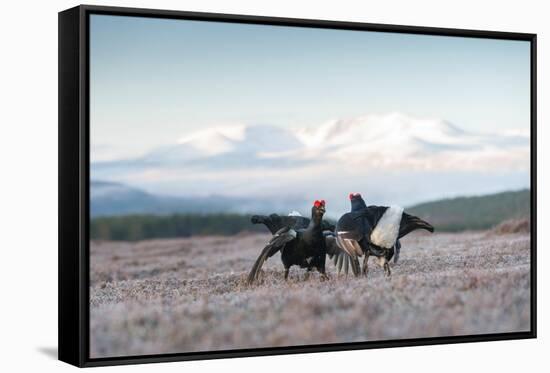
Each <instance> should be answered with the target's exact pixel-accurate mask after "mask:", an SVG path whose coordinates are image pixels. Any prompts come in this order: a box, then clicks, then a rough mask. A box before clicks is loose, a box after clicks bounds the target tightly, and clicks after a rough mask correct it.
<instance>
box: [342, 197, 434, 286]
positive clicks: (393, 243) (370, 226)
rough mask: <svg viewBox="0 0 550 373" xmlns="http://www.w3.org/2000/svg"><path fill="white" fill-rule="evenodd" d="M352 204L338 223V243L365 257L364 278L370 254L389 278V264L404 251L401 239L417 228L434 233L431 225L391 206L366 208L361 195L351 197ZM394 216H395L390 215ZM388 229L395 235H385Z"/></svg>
mask: <svg viewBox="0 0 550 373" xmlns="http://www.w3.org/2000/svg"><path fill="white" fill-rule="evenodd" d="M350 201H351V205H352V211H351V212H349V213H346V214H344V215H343V216H342V217H341V218H340V219H339V220H338V223H337V224H336V236H337V244H338V246H339V247H340V248H342V249H343V250H345V251H346V252H347V253H348V254H350V255H351V256H353V257H361V256H363V255H365V258H364V260H363V274H364V275H365V276H366V275H367V272H368V265H367V263H368V259H369V256H370V255H373V256H375V257H377V258H378V262H379V264H380V266H382V267H383V268H384V271H385V273H386V275H387V276H389V275H390V274H391V271H390V267H389V264H388V263H389V261H390V260H391V258H392V257H393V256H394V255H395V259H394V260H395V261H397V259H398V257H399V252H400V249H401V243H400V242H399V239H400V238H402V237H403V236H405V235H407V234H408V233H410V232H412V231H414V230H416V229H425V230H427V231H429V232H433V231H434V228H433V226H431V225H430V224H429V223H428V222H426V221H424V220H422V219H420V218H419V217H416V216H413V215H410V214H407V213H405V212H403V211H402V209H399V208H395V207H392V210H388V209H390V207H387V206H375V205H371V206H367V204H366V203H365V201H364V200H363V198H362V197H361V195H360V194H359V193H352V194H350ZM386 213H389V215H390V217H389V218H387V219H386V221H385V222H384V223H383V224H384V226H383V227H381V226H379V223H380V222H381V219H383V217H384V216H385V214H386ZM392 214H393V216H391V215H392ZM391 219H393V221H392V220H391ZM388 221H389V223H388ZM385 229H386V230H388V231H391V230H394V234H393V235H392V234H391V232H390V233H388V232H383V230H385ZM381 231H382V232H381ZM373 235H374V236H376V237H378V236H380V235H382V236H383V237H384V238H385V239H384V240H383V243H379V242H377V241H376V240H374V238H375V237H373ZM388 237H389V238H388Z"/></svg>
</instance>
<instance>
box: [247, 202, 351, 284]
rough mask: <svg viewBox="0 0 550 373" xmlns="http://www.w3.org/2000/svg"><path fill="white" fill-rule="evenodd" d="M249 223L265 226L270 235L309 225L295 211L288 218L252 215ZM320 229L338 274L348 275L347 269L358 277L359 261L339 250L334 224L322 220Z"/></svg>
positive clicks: (308, 222) (276, 215) (306, 219)
mask: <svg viewBox="0 0 550 373" xmlns="http://www.w3.org/2000/svg"><path fill="white" fill-rule="evenodd" d="M250 221H251V222H252V224H263V225H265V226H266V227H267V229H269V231H270V232H271V234H275V233H277V231H279V230H280V229H282V228H285V227H290V228H292V229H294V230H296V229H298V230H299V229H306V228H307V227H308V226H309V224H310V219H309V218H306V217H304V216H301V215H299V213H297V212H295V211H293V212H292V213H290V214H289V215H288V216H281V215H278V214H271V215H269V216H266V215H253V216H252V217H251V218H250ZM321 227H322V230H323V236H324V237H325V246H326V251H327V255H328V256H329V258H330V259H333V261H334V265H335V266H336V268H337V269H338V273H339V274H340V273H341V272H342V271H343V272H344V273H345V274H346V275H347V274H348V273H349V269H351V271H352V272H353V274H354V275H355V276H359V274H360V271H361V266H360V264H359V260H358V259H357V258H352V257H351V256H350V255H349V254H348V253H346V252H345V251H344V250H342V249H340V247H339V246H338V244H337V243H336V235H335V233H334V230H335V229H336V227H335V226H334V224H331V223H329V222H328V221H326V220H323V221H322V223H321Z"/></svg>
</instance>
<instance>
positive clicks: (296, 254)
mask: <svg viewBox="0 0 550 373" xmlns="http://www.w3.org/2000/svg"><path fill="white" fill-rule="evenodd" d="M325 211H326V210H325V201H324V200H321V201H315V202H314V204H313V207H312V208H311V220H310V221H309V224H308V226H307V228H305V229H304V228H293V227H291V226H283V227H282V228H281V229H279V230H278V231H277V232H275V234H274V235H273V237H272V238H271V240H270V241H269V242H268V244H267V245H266V246H265V247H264V249H263V250H262V252H261V254H260V256H259V257H258V259H257V260H256V262H255V263H254V266H253V267H252V270H251V271H250V274H249V275H248V283H249V284H251V283H253V282H254V280H256V279H257V278H258V275H259V272H260V269H261V268H262V265H263V264H264V262H265V261H266V260H267V259H268V258H270V257H272V256H273V255H275V254H276V253H277V252H278V251H280V252H281V260H282V262H283V266H284V268H285V280H286V279H287V278H288V273H289V270H290V267H292V266H293V265H297V266H300V267H301V268H307V269H308V271H309V270H311V269H313V268H315V269H317V270H318V271H319V272H320V273H321V276H322V277H323V278H327V277H328V276H327V275H326V272H325V260H326V255H327V245H326V239H325V235H324V234H323V215H324V214H325Z"/></svg>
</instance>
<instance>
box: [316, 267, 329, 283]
mask: <svg viewBox="0 0 550 373" xmlns="http://www.w3.org/2000/svg"><path fill="white" fill-rule="evenodd" d="M318 270H319V273H320V274H321V281H326V280H330V277H329V275H328V274H327V272H326V271H325V269H324V268H318Z"/></svg>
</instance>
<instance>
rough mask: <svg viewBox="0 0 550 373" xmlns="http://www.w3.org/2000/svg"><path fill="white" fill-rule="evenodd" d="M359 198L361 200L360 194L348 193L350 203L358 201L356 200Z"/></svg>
mask: <svg viewBox="0 0 550 373" xmlns="http://www.w3.org/2000/svg"><path fill="white" fill-rule="evenodd" d="M360 198H362V197H361V193H350V194H349V199H350V201H353V200H358V199H360Z"/></svg>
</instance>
